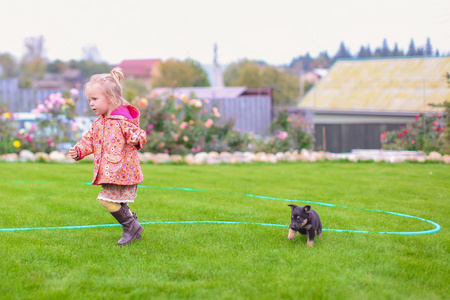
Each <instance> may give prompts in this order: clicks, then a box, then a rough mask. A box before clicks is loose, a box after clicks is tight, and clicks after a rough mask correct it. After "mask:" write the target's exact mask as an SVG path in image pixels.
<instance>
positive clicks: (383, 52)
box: [380, 39, 391, 57]
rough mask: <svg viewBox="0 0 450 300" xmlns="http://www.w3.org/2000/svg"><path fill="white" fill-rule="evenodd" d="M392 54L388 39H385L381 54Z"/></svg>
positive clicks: (385, 55) (386, 55)
mask: <svg viewBox="0 0 450 300" xmlns="http://www.w3.org/2000/svg"><path fill="white" fill-rule="evenodd" d="M390 54H391V50H389V46H388V44H387V40H386V39H384V40H383V45H382V46H381V51H380V56H381V57H388V56H390Z"/></svg>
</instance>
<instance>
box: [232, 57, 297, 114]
mask: <svg viewBox="0 0 450 300" xmlns="http://www.w3.org/2000/svg"><path fill="white" fill-rule="evenodd" d="M224 81H225V85H226V86H246V87H249V88H258V87H263V88H264V87H265V88H272V89H273V98H274V102H275V104H276V105H294V104H295V103H296V101H297V98H298V96H299V89H300V81H299V78H298V77H297V76H296V75H294V74H291V73H288V72H284V71H281V70H279V69H278V68H277V67H275V66H270V65H267V64H260V63H258V62H256V61H249V60H242V61H239V62H237V63H233V64H231V65H229V66H228V67H227V69H226V70H225V72H224Z"/></svg>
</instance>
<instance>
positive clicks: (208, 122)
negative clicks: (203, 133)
mask: <svg viewBox="0 0 450 300" xmlns="http://www.w3.org/2000/svg"><path fill="white" fill-rule="evenodd" d="M212 124H214V121H213V120H212V119H208V121H206V122H205V127H206V128H210V127H211V126H212Z"/></svg>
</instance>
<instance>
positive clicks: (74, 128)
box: [71, 122, 78, 131]
mask: <svg viewBox="0 0 450 300" xmlns="http://www.w3.org/2000/svg"><path fill="white" fill-rule="evenodd" d="M71 126H72V131H78V125H77V123H76V122H72V124H71Z"/></svg>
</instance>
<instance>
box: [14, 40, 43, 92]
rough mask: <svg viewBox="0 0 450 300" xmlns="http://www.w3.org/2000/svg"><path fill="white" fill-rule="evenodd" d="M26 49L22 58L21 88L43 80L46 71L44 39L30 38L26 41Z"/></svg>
mask: <svg viewBox="0 0 450 300" xmlns="http://www.w3.org/2000/svg"><path fill="white" fill-rule="evenodd" d="M25 47H26V49H27V51H26V53H25V55H24V56H23V58H22V62H21V70H22V75H21V77H20V83H19V84H20V86H21V87H30V86H31V82H32V81H33V80H36V79H41V78H42V77H43V76H44V74H45V70H46V65H47V60H46V58H45V55H44V37H43V36H38V37H29V38H27V39H25Z"/></svg>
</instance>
